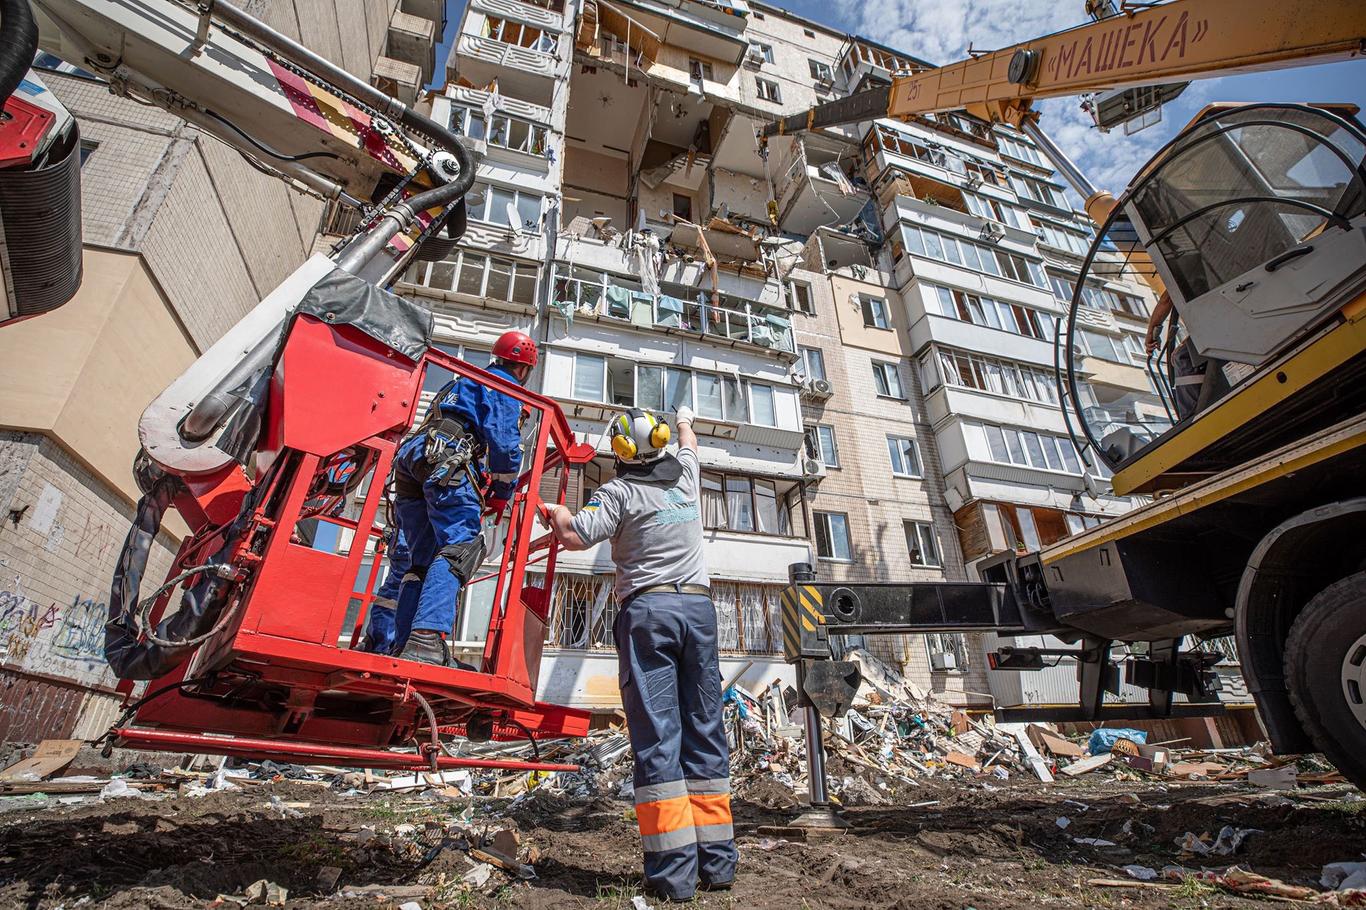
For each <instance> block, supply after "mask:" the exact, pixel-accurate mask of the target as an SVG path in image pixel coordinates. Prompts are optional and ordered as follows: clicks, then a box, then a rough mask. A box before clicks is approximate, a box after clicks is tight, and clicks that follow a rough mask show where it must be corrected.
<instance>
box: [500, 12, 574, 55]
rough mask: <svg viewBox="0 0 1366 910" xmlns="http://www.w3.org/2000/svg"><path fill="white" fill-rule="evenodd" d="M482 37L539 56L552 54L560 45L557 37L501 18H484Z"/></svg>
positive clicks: (542, 30)
mask: <svg viewBox="0 0 1366 910" xmlns="http://www.w3.org/2000/svg"><path fill="white" fill-rule="evenodd" d="M484 37H485V38H488V39H489V40H491V41H497V42H499V43H500V44H506V45H508V46H510V47H520V48H522V49H524V50H529V51H536V52H538V53H541V54H554V53H555V51H556V50H557V49H558V48H559V44H560V42H559V38H558V36H556V35H552V34H550V33H549V32H547V31H546V30H545V29H542V28H539V27H537V26H535V25H531V24H529V23H526V22H520V21H518V20H516V19H506V18H504V17H502V16H489V15H485V16H484Z"/></svg>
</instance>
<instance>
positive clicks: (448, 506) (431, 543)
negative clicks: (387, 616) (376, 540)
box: [394, 435, 483, 653]
mask: <svg viewBox="0 0 1366 910" xmlns="http://www.w3.org/2000/svg"><path fill="white" fill-rule="evenodd" d="M425 444H426V440H425V438H424V437H423V436H422V435H417V436H414V437H412V438H410V439H408V440H407V441H405V442H404V443H403V445H401V446H400V447H399V450H398V457H397V459H396V461H397V468H396V470H397V471H399V472H401V473H403V474H406V475H407V476H408V477H410V478H411V477H414V476H415V475H417V473H418V467H419V465H420V464H421V459H422V458H423V449H424V446H425ZM443 478H444V475H442V474H440V473H436V472H434V473H432V474H431V475H429V476H428V477H427V479H426V480H425V481H424V482H423V484H422V498H421V499H418V498H416V497H409V498H404V497H399V498H398V499H396V500H395V501H394V510H395V511H396V512H397V513H398V514H397V516H396V517H397V518H398V527H399V531H400V532H401V533H402V535H403V537H404V539H405V540H406V541H407V543H408V551H409V554H410V557H409V558H410V560H411V564H410V565H411V568H410V571H411V572H412V573H414V574H415V575H418V576H421V577H422V582H421V589H420V593H419V594H417V595H416V596H412V595H410V593H409V586H408V585H405V586H404V587H403V589H402V593H401V594H400V596H399V599H398V612H397V616H396V618H395V619H396V623H395V624H396V629H395V641H394V653H398V652H400V651H402V649H403V646H404V644H406V643H407V641H408V635H409V634H410V633H411V632H413V631H414V630H418V629H427V630H430V631H433V632H440V633H441V634H442V635H450V634H451V633H452V631H453V630H454V628H455V613H456V605H457V603H458V602H459V599H460V587H461V584H462V583H461V580H460V579H459V578H457V577H456V576H455V573H454V572H453V571H451V564H450V562H449V561H448V560H447V559H446V558H445V557H444V556H441V555H440V554H441V551H442V549H443V548H446V547H451V546H454V545H456V544H462V543H468V542H469V541H471V540H474V539H475V538H476V537H478V536H479V532H480V519H481V517H482V513H483V503H482V502H481V500H480V498H479V491H478V489H476V488H475V486H474V483H473V482H472V481H471V480H470V479H469V478H468V477H457V478H455V479H454V480H453V481H452V482H451V483H450V484H449V485H446V484H445V483H444V482H443ZM411 584H412V587H413V588H414V589H416V588H417V584H416V582H412V583H411Z"/></svg>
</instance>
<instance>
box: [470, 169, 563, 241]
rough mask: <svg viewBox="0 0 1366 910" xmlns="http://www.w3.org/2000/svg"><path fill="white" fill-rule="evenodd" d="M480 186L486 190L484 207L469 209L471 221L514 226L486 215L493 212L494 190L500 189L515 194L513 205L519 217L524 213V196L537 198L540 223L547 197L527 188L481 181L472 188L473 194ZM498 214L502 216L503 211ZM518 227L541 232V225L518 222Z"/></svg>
mask: <svg viewBox="0 0 1366 910" xmlns="http://www.w3.org/2000/svg"><path fill="white" fill-rule="evenodd" d="M480 188H482V189H483V191H484V205H483V207H482V208H483V211H479V212H476V211H474V210H473V209H471V210H470V211H469V219H470V220H471V221H478V222H479V223H480V224H492V225H494V226H496V227H504V228H505V227H511V226H512V225H509V224H508V223H507V222H505V221H494V220H490V219H489V218H488V217H486V216H488V215H489V214H490V213H491V210H492V208H493V191H494V190H495V189H496V190H498V191H500V192H504V193H511V194H512V196H513V199H512V207H513V208H514V209H515V210H516V211H517V215H518V217H521V214H522V208H521V205H522V200H523V199H524V198H525V199H535V200H536V219H537V222H538V223H539V221H540V218H541V216H542V215H543V214H544V213H545V197H544V196H542V195H541V194H540V193H529V192H526V191H525V190H519V189H517V188H516V187H511V186H503V185H501V184H491V183H483V182H479V183H476V184H475V189H472V190H471V195H474V194H475V193H477V192H478V190H479V189H480ZM498 214H499V216H501V215H502V214H503V213H502V212H499V213H498ZM523 222H525V219H523ZM517 229H518V230H526V231H536V232H538V233H539V227H537V228H531V227H527V226H526V224H525V223H522V224H518V225H517Z"/></svg>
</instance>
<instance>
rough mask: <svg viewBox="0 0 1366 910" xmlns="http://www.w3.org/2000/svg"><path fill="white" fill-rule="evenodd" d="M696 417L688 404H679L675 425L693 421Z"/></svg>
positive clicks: (675, 415) (675, 413) (675, 414)
mask: <svg viewBox="0 0 1366 910" xmlns="http://www.w3.org/2000/svg"><path fill="white" fill-rule="evenodd" d="M696 417H697V415H696V414H694V413H693V412H692V408H690V407H688V406H687V405H686V404H684V405H679V407H678V410H677V411H675V412H674V426H681V425H682V424H685V423H692V422H693V420H694V419H696Z"/></svg>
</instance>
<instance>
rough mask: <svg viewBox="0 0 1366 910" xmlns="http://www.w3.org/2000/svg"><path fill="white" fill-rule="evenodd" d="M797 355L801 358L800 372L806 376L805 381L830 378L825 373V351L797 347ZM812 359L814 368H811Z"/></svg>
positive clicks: (802, 346) (804, 346)
mask: <svg viewBox="0 0 1366 910" xmlns="http://www.w3.org/2000/svg"><path fill="white" fill-rule="evenodd" d="M797 354H798V355H799V356H800V357H801V358H802V372H803V373H804V374H805V375H806V378H807V379H829V378H830V377H829V376H828V375H826V372H825V351H823V350H821V349H820V348H813V347H807V346H806V345H798V346H797ZM813 359H814V362H815V364H816V368H813V367H812V362H813Z"/></svg>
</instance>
